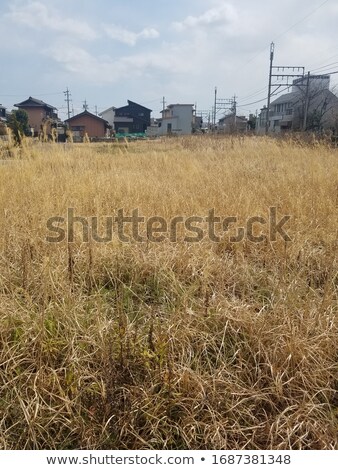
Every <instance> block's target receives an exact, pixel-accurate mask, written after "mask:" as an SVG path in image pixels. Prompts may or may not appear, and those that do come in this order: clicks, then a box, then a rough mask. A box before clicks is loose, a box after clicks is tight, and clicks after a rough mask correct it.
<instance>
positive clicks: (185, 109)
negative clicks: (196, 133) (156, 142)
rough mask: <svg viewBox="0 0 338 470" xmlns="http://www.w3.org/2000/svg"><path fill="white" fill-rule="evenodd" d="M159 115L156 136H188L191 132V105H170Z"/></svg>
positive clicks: (192, 111)
mask: <svg viewBox="0 0 338 470" xmlns="http://www.w3.org/2000/svg"><path fill="white" fill-rule="evenodd" d="M161 113H162V118H161V119H160V121H159V128H158V135H171V134H173V135H189V134H191V133H192V132H193V129H194V105H193V104H170V105H169V106H168V107H167V108H166V109H164V110H163V111H161Z"/></svg>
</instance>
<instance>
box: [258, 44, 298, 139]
mask: <svg viewBox="0 0 338 470" xmlns="http://www.w3.org/2000/svg"><path fill="white" fill-rule="evenodd" d="M274 55H275V44H274V43H273V42H272V43H271V46H270V70H269V89H268V102H267V110H266V123H265V133H266V134H268V133H269V127H270V119H269V118H270V104H271V97H272V96H273V95H274V94H275V93H276V91H277V90H278V89H279V88H280V87H282V86H285V87H288V86H291V85H292V82H293V80H294V79H295V78H304V74H305V68H304V67H301V66H298V65H297V66H294V65H273V59H274ZM285 79H286V83H278V81H283V80H285ZM290 79H292V82H291V83H290ZM272 89H273V91H272Z"/></svg>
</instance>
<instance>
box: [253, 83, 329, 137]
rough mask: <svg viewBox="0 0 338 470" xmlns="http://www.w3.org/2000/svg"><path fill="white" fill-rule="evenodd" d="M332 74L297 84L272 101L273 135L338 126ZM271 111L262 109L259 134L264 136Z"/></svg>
mask: <svg viewBox="0 0 338 470" xmlns="http://www.w3.org/2000/svg"><path fill="white" fill-rule="evenodd" d="M329 88H330V76H329V75H309V76H304V77H301V78H298V79H296V80H294V81H293V84H292V91H291V92H289V93H285V94H283V95H281V96H279V97H278V98H276V99H275V100H273V101H272V102H271V105H270V112H269V126H268V129H269V132H276V133H281V132H285V131H288V130H294V131H300V130H314V131H317V130H326V129H331V128H334V127H335V126H336V122H337V118H338V98H337V96H336V95H334V94H333V93H332V92H331V91H330V89H329ZM266 121H267V108H266V107H265V106H264V107H263V108H262V109H261V112H260V115H259V118H258V122H257V132H258V133H261V134H262V133H264V132H265V127H266Z"/></svg>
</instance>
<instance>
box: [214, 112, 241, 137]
mask: <svg viewBox="0 0 338 470" xmlns="http://www.w3.org/2000/svg"><path fill="white" fill-rule="evenodd" d="M247 130H248V120H247V118H246V117H245V116H235V114H227V115H226V116H224V117H223V118H221V119H220V120H219V121H218V132H223V133H225V134H232V133H244V132H246V131H247Z"/></svg>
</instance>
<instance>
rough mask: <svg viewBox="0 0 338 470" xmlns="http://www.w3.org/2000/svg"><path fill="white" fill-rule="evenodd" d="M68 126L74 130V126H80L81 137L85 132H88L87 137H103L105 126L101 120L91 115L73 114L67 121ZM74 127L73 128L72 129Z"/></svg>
mask: <svg viewBox="0 0 338 470" xmlns="http://www.w3.org/2000/svg"><path fill="white" fill-rule="evenodd" d="M69 127H70V129H71V130H75V132H76V131H77V130H76V127H81V128H82V129H80V131H78V132H80V136H81V137H83V136H84V135H85V133H87V134H88V137H105V135H106V127H105V124H104V122H103V121H100V120H99V119H95V118H93V117H91V116H79V117H78V118H77V117H76V116H75V117H74V118H72V119H71V121H70V122H69ZM74 128H75V129H74Z"/></svg>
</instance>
